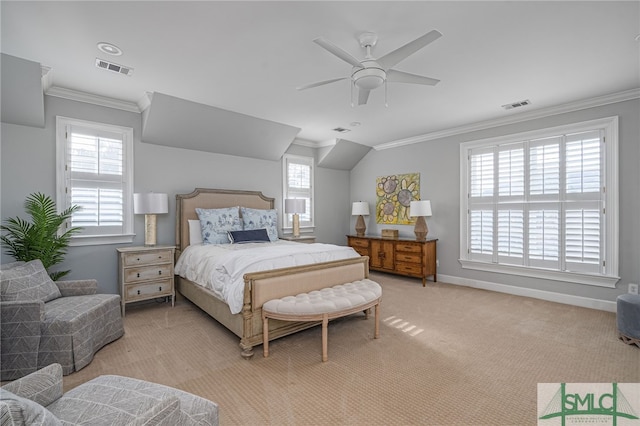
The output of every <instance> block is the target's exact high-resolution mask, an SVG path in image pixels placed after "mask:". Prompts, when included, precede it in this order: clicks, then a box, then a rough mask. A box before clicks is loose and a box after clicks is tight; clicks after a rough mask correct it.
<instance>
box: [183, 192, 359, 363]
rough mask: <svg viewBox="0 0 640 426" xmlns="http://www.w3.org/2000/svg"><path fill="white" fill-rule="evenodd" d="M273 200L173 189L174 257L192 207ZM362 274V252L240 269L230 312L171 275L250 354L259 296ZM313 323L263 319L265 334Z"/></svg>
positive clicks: (258, 332)
mask: <svg viewBox="0 0 640 426" xmlns="http://www.w3.org/2000/svg"><path fill="white" fill-rule="evenodd" d="M274 201H275V199H274V198H269V197H265V196H264V195H263V194H262V193H261V192H257V191H234V190H224V189H206V188H196V189H195V190H194V191H193V192H191V193H189V194H178V195H176V261H177V259H178V258H179V257H180V254H181V253H182V251H183V250H184V249H185V248H186V247H187V246H188V245H189V222H188V221H189V220H194V219H198V215H197V214H196V211H195V209H196V208H205V209H216V208H224V207H234V206H243V207H250V208H254V209H273V208H274ZM368 277H369V258H368V257H366V256H362V257H356V258H352V259H345V260H337V261H332V262H323V263H317V264H313V265H304V266H296V267H291V268H282V269H274V270H271V271H264V272H253V273H248V274H245V275H244V301H243V306H242V311H241V312H240V313H238V314H232V313H231V311H230V309H229V306H228V305H227V304H226V303H225V302H224V301H222V300H220V299H219V298H218V297H216V296H215V295H214V294H213V292H211V291H210V290H208V289H206V288H204V287H202V286H201V285H198V284H195V283H193V282H191V281H189V280H187V279H185V278H182V277H180V276H176V283H177V290H178V291H179V292H180V294H182V295H183V296H184V297H186V298H187V299H189V300H190V301H192V302H193V303H194V304H196V305H197V306H198V307H200V309H202V310H203V311H205V312H206V313H208V314H209V315H210V316H211V317H213V318H214V319H215V320H217V321H218V322H219V323H221V324H222V325H224V326H225V327H226V328H228V329H229V330H231V331H232V332H233V333H234V334H235V335H236V336H238V337H240V347H241V348H242V356H243V357H245V358H251V357H252V356H253V347H254V346H256V345H259V344H262V305H263V304H264V303H265V302H267V301H268V300H271V299H276V298H281V297H284V296H288V295H296V294H300V293H307V292H309V291H312V290H318V289H321V288H324V287H331V286H334V285H338V284H344V283H347V282H351V281H356V280H361V279H364V278H368ZM318 324H320V323H319V322H288V321H278V320H273V321H270V323H269V340H273V339H277V338H278V337H282V336H286V335H288V334H291V333H295V332H296V331H299V330H304V329H306V328H310V327H313V326H316V325H318Z"/></svg>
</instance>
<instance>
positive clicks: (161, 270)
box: [124, 263, 173, 284]
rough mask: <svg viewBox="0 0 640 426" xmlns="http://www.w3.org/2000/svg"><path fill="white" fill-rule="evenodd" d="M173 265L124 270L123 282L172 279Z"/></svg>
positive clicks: (166, 264)
mask: <svg viewBox="0 0 640 426" xmlns="http://www.w3.org/2000/svg"><path fill="white" fill-rule="evenodd" d="M172 275H173V265H172V264H170V263H165V264H164V265H151V266H140V267H138V268H126V269H125V270H124V281H125V283H126V284H129V283H135V282H139V281H149V280H158V279H161V278H173V277H172Z"/></svg>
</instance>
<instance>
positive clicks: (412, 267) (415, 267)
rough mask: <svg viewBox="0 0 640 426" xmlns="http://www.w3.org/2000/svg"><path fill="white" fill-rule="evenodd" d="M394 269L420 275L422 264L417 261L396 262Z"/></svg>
mask: <svg viewBox="0 0 640 426" xmlns="http://www.w3.org/2000/svg"><path fill="white" fill-rule="evenodd" d="M396 271H398V272H403V273H406V274H410V275H417V276H422V265H421V264H419V263H403V262H398V263H396Z"/></svg>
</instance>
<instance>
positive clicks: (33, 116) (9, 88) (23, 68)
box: [0, 53, 44, 127]
mask: <svg viewBox="0 0 640 426" xmlns="http://www.w3.org/2000/svg"><path fill="white" fill-rule="evenodd" d="M0 61H1V62H2V67H1V69H0V75H1V76H2V78H1V79H2V87H1V90H2V92H1V96H2V110H1V114H2V122H3V123H11V124H20V125H22V126H32V127H44V94H43V89H42V66H41V65H40V64H39V63H37V62H33V61H28V60H26V59H22V58H17V57H15V56H11V55H6V54H4V53H3V54H2V56H1V57H0Z"/></svg>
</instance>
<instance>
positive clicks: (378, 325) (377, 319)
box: [373, 303, 380, 339]
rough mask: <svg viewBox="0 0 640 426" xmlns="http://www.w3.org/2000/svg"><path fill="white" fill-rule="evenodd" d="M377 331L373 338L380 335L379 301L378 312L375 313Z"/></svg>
mask: <svg viewBox="0 0 640 426" xmlns="http://www.w3.org/2000/svg"><path fill="white" fill-rule="evenodd" d="M375 316H376V318H375V323H376V325H375V331H374V333H373V338H374V339H377V338H378V337H380V303H378V304H377V305H376V313H375Z"/></svg>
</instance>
